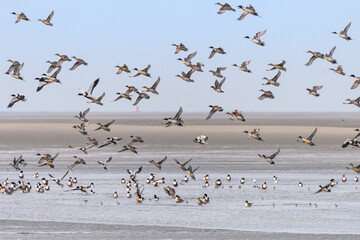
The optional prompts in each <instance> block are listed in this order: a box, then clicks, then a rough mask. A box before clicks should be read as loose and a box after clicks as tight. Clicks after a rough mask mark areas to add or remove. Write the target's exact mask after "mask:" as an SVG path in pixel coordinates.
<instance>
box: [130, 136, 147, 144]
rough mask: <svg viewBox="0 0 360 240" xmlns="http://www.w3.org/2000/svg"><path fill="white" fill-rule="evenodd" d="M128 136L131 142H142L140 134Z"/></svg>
mask: <svg viewBox="0 0 360 240" xmlns="http://www.w3.org/2000/svg"><path fill="white" fill-rule="evenodd" d="M130 138H132V140H131V144H134V143H144V140H142V138H141V137H140V136H130Z"/></svg>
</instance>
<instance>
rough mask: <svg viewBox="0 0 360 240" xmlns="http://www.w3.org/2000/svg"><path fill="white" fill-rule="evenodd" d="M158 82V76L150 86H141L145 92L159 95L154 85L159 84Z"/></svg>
mask: <svg viewBox="0 0 360 240" xmlns="http://www.w3.org/2000/svg"><path fill="white" fill-rule="evenodd" d="M159 83H160V77H158V79H157V80H156V82H155V83H154V84H153V85H152V86H151V87H146V86H143V88H145V89H146V92H151V93H153V94H156V95H159V93H158V92H157V91H156V87H157V86H158V85H159Z"/></svg>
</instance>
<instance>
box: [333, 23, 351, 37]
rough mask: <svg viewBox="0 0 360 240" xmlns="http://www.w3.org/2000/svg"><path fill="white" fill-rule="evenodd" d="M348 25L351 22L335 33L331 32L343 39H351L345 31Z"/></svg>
mask: <svg viewBox="0 0 360 240" xmlns="http://www.w3.org/2000/svg"><path fill="white" fill-rule="evenodd" d="M350 26H351V22H350V23H349V24H348V25H347V26H346V27H345V28H344V30H342V31H341V32H340V33H337V32H332V33H333V34H336V35H338V36H339V37H341V38H343V39H345V40H352V39H351V37H350V36H348V35H347V32H348V30H349V28H350Z"/></svg>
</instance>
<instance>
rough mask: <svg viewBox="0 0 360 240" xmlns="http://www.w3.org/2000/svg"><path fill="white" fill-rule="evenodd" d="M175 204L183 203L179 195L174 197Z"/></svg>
mask: <svg viewBox="0 0 360 240" xmlns="http://www.w3.org/2000/svg"><path fill="white" fill-rule="evenodd" d="M175 202H176V203H182V202H184V200H183V199H182V198H181V197H180V196H179V195H176V196H175Z"/></svg>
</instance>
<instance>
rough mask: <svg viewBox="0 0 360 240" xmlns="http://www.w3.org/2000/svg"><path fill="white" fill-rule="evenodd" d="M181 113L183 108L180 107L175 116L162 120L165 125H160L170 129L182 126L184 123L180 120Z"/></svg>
mask: <svg viewBox="0 0 360 240" xmlns="http://www.w3.org/2000/svg"><path fill="white" fill-rule="evenodd" d="M182 113H183V108H182V107H180V108H179V111H178V112H177V113H176V114H175V116H174V117H173V118H172V117H167V118H164V119H163V120H165V121H167V122H165V123H162V124H164V125H165V127H170V126H171V125H176V126H183V123H184V121H183V120H182V119H181V114H182Z"/></svg>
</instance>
